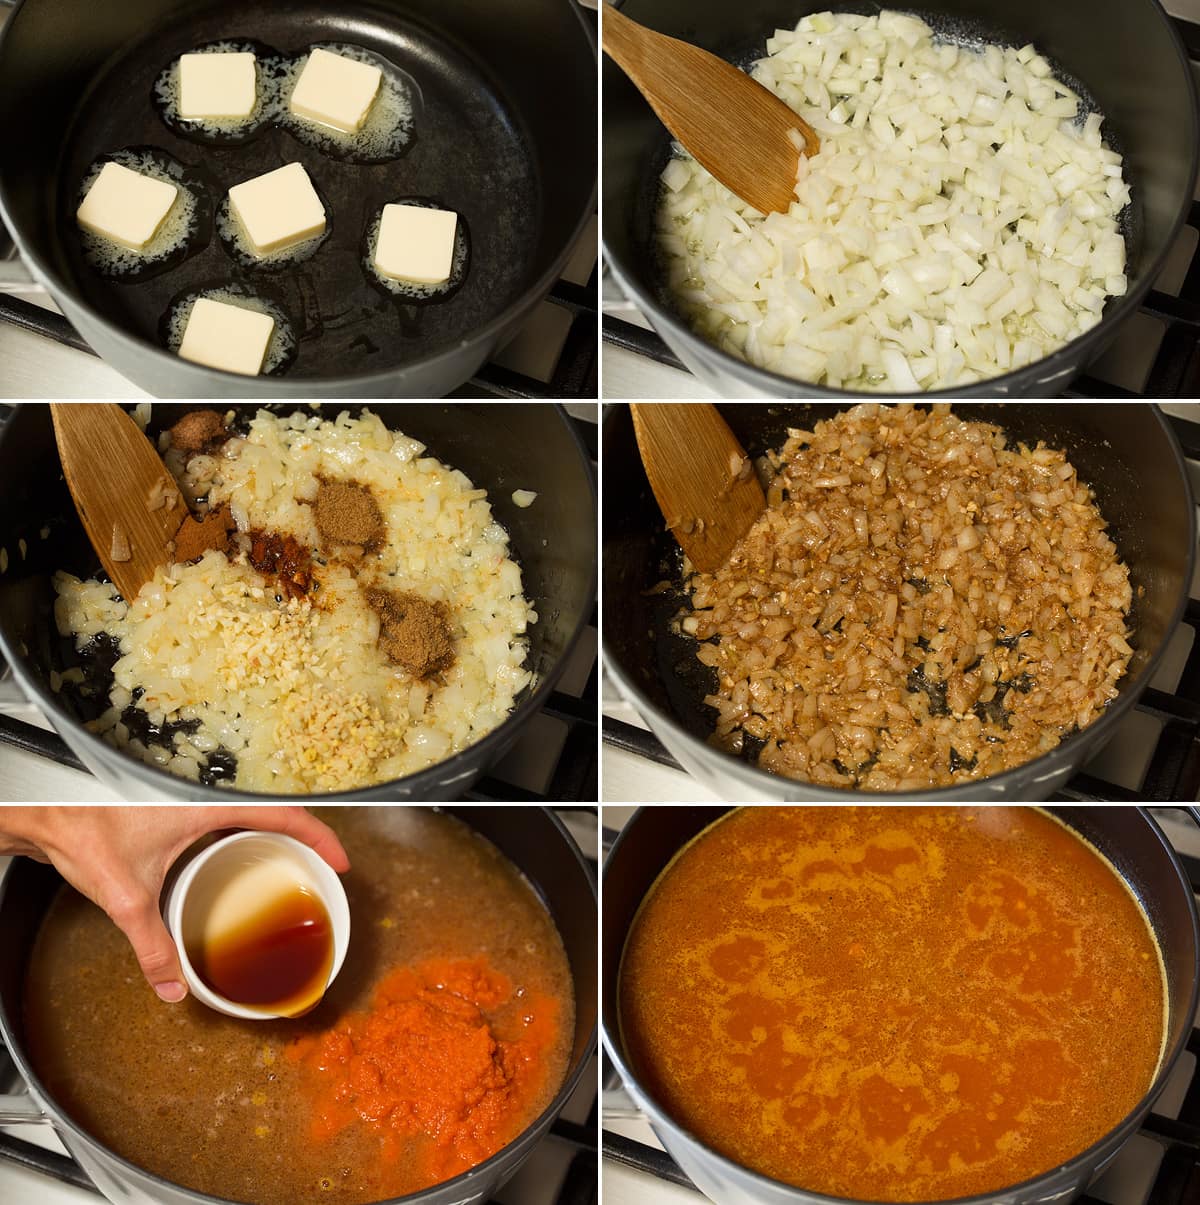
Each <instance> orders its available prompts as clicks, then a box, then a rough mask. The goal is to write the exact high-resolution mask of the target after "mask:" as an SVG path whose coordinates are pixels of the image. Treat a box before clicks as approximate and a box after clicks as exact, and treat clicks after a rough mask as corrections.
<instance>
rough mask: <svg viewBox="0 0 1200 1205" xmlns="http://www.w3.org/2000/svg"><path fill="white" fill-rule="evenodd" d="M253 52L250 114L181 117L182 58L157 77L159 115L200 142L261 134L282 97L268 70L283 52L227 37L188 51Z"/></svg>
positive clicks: (240, 139) (234, 140) (231, 140)
mask: <svg viewBox="0 0 1200 1205" xmlns="http://www.w3.org/2000/svg"><path fill="white" fill-rule="evenodd" d="M247 52H248V53H250V54H253V55H254V56H255V58H256V60H257V61H256V63H255V87H254V97H255V99H254V108H253V109H252V110H251V112H250V116H249V117H181V116H180V114H179V104H180V99H181V97H180V90H179V59H173V60H172V61H171V63H170V64H168V66H166V67H164V68H163V70H162V71H161V72H160V73H159V76H158V78H157V79H156V80H155V81H154V87H153V89H152V90H151V98H152V100H153V103H154V107H155V108H156V109H157V110H158V115H159V117H161V118H162V120H163V122H164V123H165V124H166V125H167V126H168V128H169V129H171V130H172V131H173V132H174V133H176V134H179V135H180V136H181V137H183V138H192V139H195V140H196V141H198V142H211V143H222V142H223V143H239V142H245V141H247V140H248V139H249V138H251V137H253V135H255V134H257V133H258V132H259V131H260V130H261V129H262V128H263V127H264V126H265V125H267V124H268V123H269V122H270V121H271V120H272V119H273V117H274V115H275V112H276V110H277V108H278V104H279V97H278V89H277V87H276V81H275V77H274V76H273V75H272V74H271V73H270V72H268V71H266V70H264V63H269V62H271V61H272V60H274V59H278V58H279V57H280V56H279V54H278V52H276V51H274V50H271V49H270V48H269V47H264V46H263V45H262V44H261V43H258V42H242V41H233V40H228V39H227V40H225V41H221V42H208V43H206V44H205V45H203V46H196V47H195V48H194V49H192V50H189V51H187V52H186V53H188V54H238V53H247Z"/></svg>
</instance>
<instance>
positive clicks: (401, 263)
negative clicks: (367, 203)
mask: <svg viewBox="0 0 1200 1205" xmlns="http://www.w3.org/2000/svg"><path fill="white" fill-rule="evenodd" d="M457 229H458V214H456V213H455V212H454V211H453V210H450V209H427V208H426V207H425V206H422V205H385V206H384V207H383V219H382V220H381V221H380V223H379V237H378V238H377V239H376V240H375V256H374V263H375V267H376V268H378V269H379V271H380V272H382V273H383V275H384V276H390V277H392V279H393V280H411V281H413V282H414V283H416V284H424V285H440V284H442V283H443V282H445V281H447V280H449V279H450V269H451V267H452V266H453V264H454V235H455V232H456V231H457Z"/></svg>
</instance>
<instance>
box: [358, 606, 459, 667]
mask: <svg viewBox="0 0 1200 1205" xmlns="http://www.w3.org/2000/svg"><path fill="white" fill-rule="evenodd" d="M363 593H364V595H365V597H366V600H367V602H368V603H369V604H370V605H371V607H372V609H373V610H374V611H375V613H376V614H377V615H378V616H379V622H380V632H379V647H380V648H381V649H382V650H383V652H384V653H385V654H386V655H387V658H388V660H389V661H392V662H394V663H395V664H396V665H399V666H401V667H403V668H404V669H406V670H408V671H409V673H411V674H413V675H414V676H415V677H417V678H429V677H432V675H434V674H437V673H441V672H442V671H443V670H447V669H449V668H450V666H452V665H453V664H454V636H453V633H452V631H451V628H450V616H449V613H448V611H447V608H446V605H445V604H444V603H440V602H430V601H429V599H427V598H422V597H421V596H420V595H419V594H413V593H411V592H409V591H407V590H379V589H376V588H374V587H369V588H367V589H366V590H364V591H363Z"/></svg>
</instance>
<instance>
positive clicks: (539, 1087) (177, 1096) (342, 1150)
mask: <svg viewBox="0 0 1200 1205" xmlns="http://www.w3.org/2000/svg"><path fill="white" fill-rule="evenodd" d="M322 819H324V820H326V821H327V822H328V823H329V824H331V825H332V826H333V827H334V828H335V829H336V830H337V832H338V834H339V836H340V837H341V839H342V842H343V844H344V845H345V847H346V851H347V853H348V854H349V855H350V860H351V863H352V866H353V869H352V870H351V871H350V873H349V874H348V875H347V876H345V879H344V881H345V884H346V889H347V894H348V896H349V900H350V915H351V920H352V931H351V942H350V951H349V954H348V957H347V959H346V963H345V965H344V967H343V969H342V971H341V974H340V975H339V976H338V979H337V980H336V982H335V983H334V985H333V987H332V988H331V990H330V992H329V993H328V994H327V995H326V997H325V999H324V1001H323V1002H322V1003H321V1004H320V1006H319V1007H318V1008H317V1009H316V1010H315V1011H313V1012H311V1013H309V1014H308V1015H307V1016H305V1017H303V1018H301V1019H298V1020H291V1021H278V1022H277V1021H263V1022H248V1021H238V1020H235V1019H233V1018H230V1017H225V1016H221V1015H219V1014H218V1013H215V1012H212V1011H210V1010H209V1009H207V1008H205V1007H203V1006H202V1005H200V1004H197V1003H195V1001H193V1000H191V999H188V1000H187V1001H186V1002H185V1003H184V1004H182V1005H173V1006H164V1005H162V1004H161V1003H159V1002H158V1000H157V999H156V997H155V996H154V994H153V992H152V991H151V989H150V988H149V987H148V986H147V985H146V983H145V982H144V980H143V979H142V976H141V974H140V972H139V971H138V968H137V964H136V962H135V960H134V957H133V954H132V952H131V950H130V949H129V947H128V943H127V942H126V941H125V938H124V937H123V936H122V935H121V934H120V932H119V931H118V930H117V929H116V928H115V927H114V926H113V925H112V924H111V923H109V921H108V920H107V918H106V917H105V916H104V915H103V914H102V913H101V912H100V911H99V910H98V909H97V908H95V907H93V905H91V904H90V903H88V902H87V901H85V900H84V899H83V898H82V897H81V896H79V895H78V894H76V893H75V892H74V891H71V890H68V889H64V890H62V891H61V892H60V893H59V894H58V896H57V897H56V899H55V901H54V903H53V905H52V907H51V909H50V911H49V913H48V915H47V918H46V920H45V922H44V923H43V926H42V929H41V932H40V934H39V936H38V939H37V943H36V946H35V949H34V953H33V958H32V961H31V966H30V970H29V976H28V986H27V994H26V1024H27V1026H28V1030H29V1044H30V1051H31V1056H32V1059H33V1063H34V1066H35V1068H36V1070H37V1072H38V1074H39V1075H40V1076H41V1078H42V1079H43V1081H44V1082H45V1084H46V1085H47V1087H48V1088H49V1090H50V1093H51V1095H52V1096H53V1097H54V1099H55V1100H56V1101H57V1102H58V1103H59V1104H60V1105H62V1106H63V1107H64V1108H65V1110H66V1111H67V1112H68V1113H69V1114H70V1115H71V1116H72V1117H73V1118H74V1119H75V1120H76V1121H77V1122H78V1123H79V1124H80V1125H81V1126H82V1127H83V1128H84V1129H86V1130H87V1131H88V1132H89V1133H91V1134H93V1135H95V1136H96V1137H97V1138H99V1139H100V1140H101V1141H102V1142H104V1143H105V1144H106V1145H107V1146H109V1147H111V1148H112V1149H113V1150H115V1151H116V1152H117V1153H118V1154H120V1155H123V1156H124V1157H125V1158H126V1159H128V1160H130V1161H131V1162H133V1163H135V1164H138V1165H139V1166H141V1167H144V1168H147V1169H148V1170H150V1171H152V1172H155V1173H157V1174H158V1175H160V1176H162V1177H164V1178H165V1179H168V1180H171V1181H174V1182H175V1183H179V1184H183V1185H186V1186H188V1187H189V1188H195V1189H199V1190H201V1191H202V1192H207V1193H210V1194H212V1195H213V1196H217V1197H221V1198H224V1199H228V1200H231V1201H239V1202H248V1203H250V1205H295V1203H296V1202H298V1201H314V1200H321V1201H323V1202H326V1201H327V1202H331V1203H336V1205H359V1203H362V1202H373V1201H380V1200H385V1199H388V1198H391V1197H395V1196H402V1195H404V1194H406V1193H410V1192H415V1191H417V1190H419V1189H421V1188H424V1187H427V1186H428V1185H430V1184H432V1183H436V1182H438V1181H441V1180H445V1179H448V1178H450V1177H451V1176H455V1175H458V1174H459V1173H461V1172H463V1171H466V1170H467V1169H468V1168H469V1167H471V1166H473V1165H474V1164H475V1163H477V1162H479V1161H480V1160H482V1159H485V1158H487V1157H488V1156H489V1155H491V1154H493V1153H494V1152H495V1151H496V1150H498V1149H499V1148H500V1147H501V1146H503V1145H504V1144H505V1143H507V1142H509V1141H511V1139H513V1138H514V1137H516V1135H517V1134H518V1133H520V1131H521V1130H523V1129H524V1128H525V1127H526V1126H527V1125H528V1124H529V1123H530V1122H531V1121H533V1120H534V1118H535V1117H536V1116H537V1115H538V1114H539V1113H541V1111H542V1110H543V1109H544V1108H545V1107H546V1106H547V1105H548V1104H549V1103H550V1101H551V1100H552V1099H553V1097H554V1094H555V1093H556V1092H557V1090H558V1088H559V1086H560V1084H561V1083H562V1080H563V1077H564V1075H565V1074H566V1069H567V1066H568V1063H569V1059H570V1053H571V1043H572V1037H573V1030H574V1000H573V994H572V986H571V976H570V968H569V966H568V963H567V958H566V953H565V951H564V949H563V946H562V941H561V939H560V938H559V935H558V932H557V930H556V929H555V927H554V924H553V921H552V920H551V918H550V916H549V915H548V914H547V912H546V910H545V908H544V907H543V906H542V904H541V902H540V901H539V900H538V898H537V897H536V895H535V894H534V892H533V891H532V889H531V888H530V887H529V885H528V884H527V883H526V881H525V880H524V879H523V878H522V877H521V875H520V874H519V872H518V871H517V870H516V868H515V867H514V866H513V865H512V864H511V863H510V862H508V860H507V859H505V858H504V857H503V856H502V855H501V854H500V853H499V852H498V851H497V850H496V849H495V848H494V847H493V846H492V845H490V844H488V843H487V842H485V841H483V840H482V839H480V838H479V837H477V836H476V835H475V834H473V833H472V832H471V831H470V830H469V829H467V828H466V827H465V826H463V825H462V824H461V823H459V822H458V821H456V820H454V819H452V818H450V817H448V816H444V815H440V814H438V813H436V812H433V811H432V810H429V809H425V808H390V807H389V808H361V809H347V808H334V809H329V810H328V811H327V812H326V813H324V814H322Z"/></svg>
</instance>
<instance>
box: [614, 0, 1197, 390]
mask: <svg viewBox="0 0 1200 1205" xmlns="http://www.w3.org/2000/svg"><path fill="white" fill-rule="evenodd" d="M618 2H622V0H618ZM1150 7H1151V8H1152V9H1153V10H1154V14H1155V16H1156V17H1157V18H1158V20H1159V21H1160V22H1161V24H1162V26H1163V28H1164V31H1165V32H1166V34H1167V37H1168V39H1169V40H1170V43H1171V45H1172V47H1173V49H1174V51H1175V55H1176V57H1177V59H1178V62H1179V69H1180V71H1181V73H1182V75H1183V78H1184V80H1185V81H1186V87H1187V90H1188V93H1189V97H1190V100H1191V104H1190V105H1189V106H1188V109H1187V113H1186V115H1184V117H1183V120H1184V122H1185V124H1186V129H1185V131H1184V137H1182V138H1181V139H1180V146H1181V147H1184V146H1186V147H1187V154H1188V157H1189V161H1190V162H1189V167H1188V179H1195V177H1196V174H1197V171H1198V170H1200V116H1198V112H1197V106H1198V105H1200V93H1198V91H1197V85H1196V80H1195V77H1194V76H1193V74H1192V69H1191V60H1190V59H1189V58H1188V55H1187V51H1186V50H1185V49H1184V46H1183V42H1182V41H1181V39H1180V37H1179V34H1178V33H1177V32H1176V30H1175V26H1174V24H1173V23H1172V22H1171V19H1170V18H1169V16H1168V15H1167V13H1166V10H1165V9H1164V8H1163V7H1162V4H1161V2H1160V0H1153V3H1152V4H1151V6H1150ZM1191 203H1192V202H1191V198H1190V197H1189V198H1188V201H1187V202H1186V203H1185V204H1184V205H1182V206H1181V207H1180V210H1179V213H1178V214H1177V215H1176V217H1175V220H1174V221H1173V222H1172V223H1171V227H1170V231H1169V236H1168V237H1167V238H1166V239H1165V240H1164V242H1163V246H1162V249H1161V250H1160V251H1159V253H1158V254H1157V255H1156V256H1155V257H1154V258H1153V259H1152V260H1151V261H1150V264H1149V267H1148V269H1147V271H1146V272H1145V274H1144V279H1143V280H1142V283H1141V284H1139V285H1138V286H1137V288H1135V289H1133V290H1131V291H1130V292H1128V293H1126V294H1125V295H1124V296H1122V297H1117V298H1115V299H1110V302H1109V303H1108V304H1107V305H1105V307H1104V311H1103V313H1102V316H1101V319H1100V321H1099V322H1098V323H1096V325H1095V326H1093V327H1092V328H1091V329H1090V330H1087V331H1084V332H1083V334H1081V335H1076V336H1075V337H1074V338H1073V339H1070V340H1068V341H1067V342H1066V343H1064V344H1063V345H1062V347H1058V348H1055V350H1054V351H1052V352H1051V353H1050V354H1049V355H1048V356H1043V357H1042V358H1041V359H1040V360H1034V361H1033V363H1032V364H1027V365H1026V366H1025V367H1024V368H1018V369H1016V370H1014V371H1009V372H1004V373H1000V374H999V375H997V376H993V377H987V378H985V379H984V380H982V381H977V382H975V383H974V384H972V385H966V386H958V387H955V388H948V389H929V390H919V391H917V392H916V393H874V392H867V391H859V390H851V389H834V388H832V387H831V386H826V385H815V384H813V383H812V382H811V381H803V380H801V379H799V378H798V377H787V376H782V375H781V374H779V373H776V372H771V371H769V370H768V369H766V368H759V367H758V366H757V365H754V364H750V363H749V362H748V361H746V360H742V359H739V358H738V357H737V356H734V355H732V354H731V353H729V352H727V351H725V350H724V349H723V348H720V347H718V346H717V345H716V344H715V343H710V342H709V341H708V340H707V339H703V338H701V337H700V336H699V335H697V334H695V333H694V332H693V331H692V329H691V328H690V327H689V326H688V325H687V323H686V322H685V321H684V320H683V319H682V318H681V317H680V316H679V315H678V314H676V313H675V312H674V311H673V310H672V309H670V308H669V307H668V306H667V305H665V304H663V303H662V302H661V301H660V300H659V299H658V298H657V297H655V295H654V294H653V293H652V292H651V291H650V290H648V289H645V288H643V287H642V286H641V285H640V284H639V283H638V282H637V281H635V280H633V279H632V277H631V276H629V275H628V274H627V273H626V272H625V270H624V266H623V265H622V264H621V262H620V260H619V258H618V257H617V256H615V255H614V254H613V253H612V250H611V249H610V247H609V243H608V240H607V239H606V238H604V237H603V236H602V238H601V245H602V247H603V250H604V257H605V259H606V260H607V261H608V265H609V267H610V268H611V269H612V272H613V275H614V276H615V277H616V279H617V283H618V284H619V285H620V286H621V289H622V291H623V292H624V293H625V296H626V297H628V298H629V300H630V301H632V302H634V304H635V305H637V306H638V308H639V309H640V310H641V311H642V312H643V313H644V314H645V315H646V317H647V318H648V319H649V320H650V322H651V323H652V324H653V326H654V327H655V329H656V330H658V331H659V333H660V334H662V336H663V338H664V339H665V341H666V342H667V343H668V344H669V345H671V346H672V347H679V346H682V347H684V348H685V349H686V350H687V352H688V354H689V355H691V356H692V357H694V358H695V359H697V360H700V361H702V362H703V361H711V360H713V359H714V358H715V360H716V361H717V367H719V368H720V369H721V370H722V371H724V372H727V373H729V374H731V375H732V376H734V377H736V378H737V379H738V380H739V381H741V382H742V383H743V384H746V385H749V386H751V387H752V388H753V389H754V390H755V391H756V392H758V393H761V394H764V395H766V396H768V397H789V396H794V397H811V398H818V397H828V398H834V399H837V400H843V399H844V400H846V401H860V402H861V401H880V400H883V399H885V398H889V397H894V398H903V399H905V400H913V399H916V398H930V399H932V400H934V401H938V400H944V399H947V398H950V399H955V398H963V397H986V396H989V395H990V394H993V393H995V394H1014V395H1019V394H1020V393H1022V392H1023V391H1024V390H1025V389H1026V387H1027V386H1030V385H1032V386H1034V387H1037V386H1039V385H1043V386H1044V384H1045V381H1044V379H1043V378H1044V373H1045V372H1046V370H1047V369H1048V368H1052V367H1054V368H1057V370H1058V371H1057V375H1058V376H1061V377H1062V378H1063V384H1064V385H1065V384H1066V382H1067V380H1069V379H1070V378H1071V377H1073V376H1074V375H1076V373H1077V372H1079V371H1081V368H1082V366H1083V365H1085V364H1086V363H1087V361H1088V360H1089V359H1090V358H1091V356H1092V355H1093V354H1096V353H1098V352H1099V351H1100V350H1102V347H1103V344H1104V343H1105V342H1106V341H1107V340H1108V339H1109V338H1110V337H1112V335H1113V334H1114V332H1115V331H1116V329H1117V328H1118V327H1119V326H1120V325H1121V324H1122V323H1124V322H1126V321H1127V320H1128V319H1129V318H1130V317H1132V316H1133V314H1135V313H1136V312H1137V310H1138V308H1139V307H1140V306H1141V304H1142V301H1143V299H1144V298H1145V296H1146V294H1147V293H1148V292H1149V291H1150V289H1151V288H1152V287H1153V284H1154V281H1155V280H1156V279H1157V277H1158V275H1159V273H1160V272H1161V271H1162V269H1163V266H1164V264H1165V263H1166V262H1167V259H1168V257H1169V256H1170V254H1171V251H1172V250H1173V248H1174V246H1175V242H1176V240H1177V239H1178V238H1179V232H1180V231H1181V230H1182V229H1183V227H1184V225H1185V223H1186V221H1187V217H1188V213H1189V211H1190V208H1191ZM1055 383H1057V382H1055ZM1043 396H1044V394H1043Z"/></svg>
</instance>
